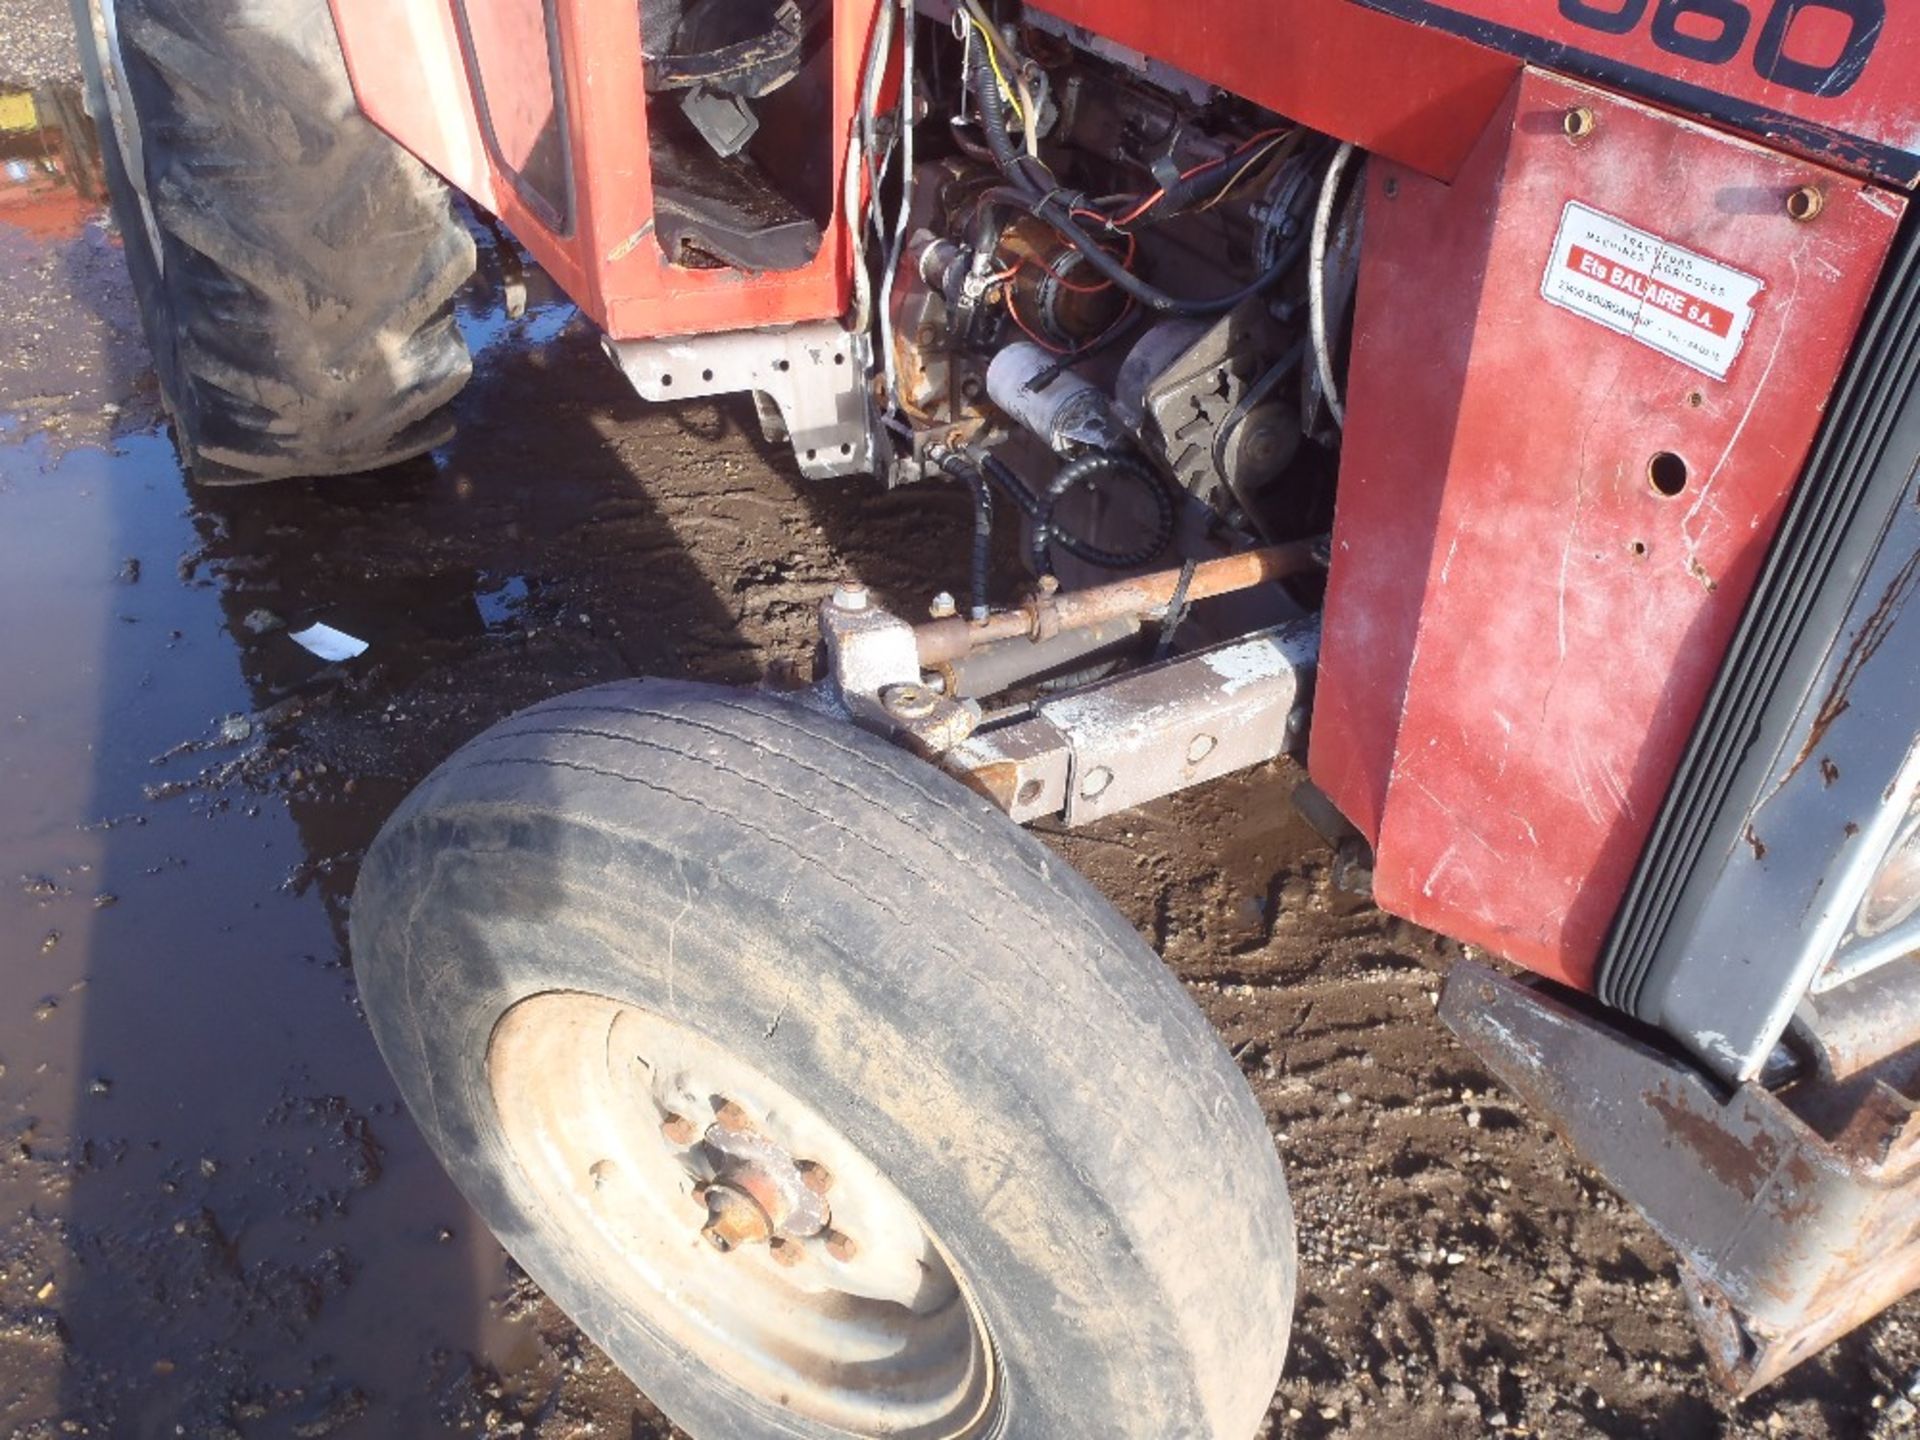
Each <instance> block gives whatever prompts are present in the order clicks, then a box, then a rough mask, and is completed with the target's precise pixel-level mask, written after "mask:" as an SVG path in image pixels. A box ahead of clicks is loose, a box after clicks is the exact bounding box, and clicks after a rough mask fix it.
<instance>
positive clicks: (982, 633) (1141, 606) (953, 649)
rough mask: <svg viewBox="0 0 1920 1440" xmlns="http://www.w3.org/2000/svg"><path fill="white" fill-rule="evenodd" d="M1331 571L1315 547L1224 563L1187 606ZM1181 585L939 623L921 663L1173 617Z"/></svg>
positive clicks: (1099, 589)
mask: <svg viewBox="0 0 1920 1440" xmlns="http://www.w3.org/2000/svg"><path fill="white" fill-rule="evenodd" d="M1325 565H1326V560H1325V548H1324V545H1323V543H1322V542H1320V541H1311V540H1297V541H1293V542H1291V543H1289V544H1285V545H1268V546H1266V547H1264V548H1262V549H1259V550H1248V551H1246V552H1244V553H1243V554H1239V555H1224V556H1222V557H1221V558H1219V559H1218V560H1206V561H1203V562H1201V563H1200V564H1199V565H1197V566H1195V567H1194V571H1193V579H1192V581H1191V582H1190V583H1189V584H1188V586H1187V599H1189V600H1207V599H1211V598H1212V597H1214V596H1216V595H1228V594H1232V593H1233V592H1234V591H1236V590H1251V589H1252V588H1253V587H1254V586H1256V585H1263V584H1265V583H1266V582H1268V581H1269V580H1284V579H1286V578H1287V577H1289V576H1292V575H1304V574H1307V573H1309V572H1312V571H1315V570H1320V569H1323V568H1325ZM1179 585H1180V571H1179V570H1178V569H1177V568H1176V569H1172V570H1160V571H1156V572H1155V573H1153V574H1151V575H1138V576H1135V577H1134V578H1133V579H1131V580H1117V581H1115V582H1114V583H1113V584H1111V585H1094V586H1089V587H1088V588H1087V589H1085V590H1069V591H1065V592H1055V593H1051V594H1049V593H1044V592H1043V593H1039V594H1036V595H1035V596H1034V597H1033V598H1032V599H1030V600H1029V601H1027V602H1026V603H1025V604H1024V605H1022V606H1021V607H1020V608H1018V609H1016V610H1002V611H999V612H998V613H996V614H993V615H990V616H988V617H987V618H986V619H985V620H982V621H971V620H965V619H962V618H960V617H959V616H954V617H952V618H951V619H946V620H932V621H929V622H927V623H926V624H924V625H920V626H917V627H915V629H914V639H915V641H916V642H917V643H918V645H919V649H920V663H921V665H923V666H925V667H926V668H928V669H932V668H933V667H935V666H937V665H945V664H951V663H952V662H954V661H955V660H958V659H960V657H961V656H963V655H967V654H969V653H971V652H972V651H973V650H975V649H977V648H978V647H980V646H982V645H985V644H988V643H989V642H992V641H996V640H1018V639H1025V640H1047V639H1051V638H1052V637H1053V636H1055V635H1058V634H1060V633H1061V632H1062V631H1063V630H1081V629H1085V628H1086V627H1088V626H1090V625H1099V624H1103V623H1105V622H1107V621H1110V620H1124V619H1129V618H1138V619H1157V618H1158V617H1159V616H1161V615H1164V614H1165V613H1166V609H1167V606H1168V604H1169V603H1170V602H1171V601H1172V599H1173V596H1174V592H1175V591H1176V590H1177V589H1178V588H1179Z"/></svg>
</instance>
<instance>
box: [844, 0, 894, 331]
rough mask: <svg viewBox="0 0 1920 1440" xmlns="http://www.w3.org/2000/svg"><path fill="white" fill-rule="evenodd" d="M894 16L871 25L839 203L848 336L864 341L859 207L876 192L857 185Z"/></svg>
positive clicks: (866, 319) (869, 283) (866, 280)
mask: <svg viewBox="0 0 1920 1440" xmlns="http://www.w3.org/2000/svg"><path fill="white" fill-rule="evenodd" d="M897 13H898V12H897V11H895V9H894V7H893V6H892V5H891V4H889V5H885V6H883V7H882V8H881V10H880V14H879V16H878V18H877V19H876V20H875V21H874V26H873V36H872V38H871V39H870V40H869V41H868V44H867V57H866V68H865V69H864V71H863V72H862V75H861V82H860V113H859V115H858V116H857V117H856V119H855V123H854V124H853V125H852V126H851V127H850V133H849V134H848V136H847V166H846V176H845V179H844V181H843V184H842V187H841V196H840V203H841V207H842V208H843V210H844V211H845V213H846V222H847V230H848V234H849V238H850V239H851V240H852V242H853V316H852V325H851V330H852V333H853V334H854V335H856V336H861V337H864V336H865V335H866V334H867V330H868V327H869V326H871V324H872V323H873V280H872V277H871V276H870V275H869V274H868V273H867V226H868V224H869V218H868V212H867V211H866V209H865V208H864V207H863V201H864V202H865V204H867V205H871V204H874V203H877V202H876V195H877V189H876V187H875V186H874V185H872V184H871V183H870V184H869V186H868V189H867V193H866V194H865V195H864V196H863V195H862V194H861V181H862V179H863V178H868V179H870V178H871V175H872V171H871V169H870V165H871V161H872V147H873V144H874V140H875V136H874V129H873V122H874V117H875V110H876V108H877V107H878V105H879V103H880V82H881V79H882V76H883V74H884V72H885V69H886V56H887V54H888V52H889V51H890V50H891V49H892V46H893V25H894V18H895V16H896V14H897Z"/></svg>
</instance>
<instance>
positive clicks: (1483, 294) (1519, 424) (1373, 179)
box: [1310, 72, 1904, 988]
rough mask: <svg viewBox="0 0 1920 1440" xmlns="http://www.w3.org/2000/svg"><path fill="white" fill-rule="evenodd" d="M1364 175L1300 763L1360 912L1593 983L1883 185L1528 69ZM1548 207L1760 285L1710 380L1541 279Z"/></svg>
mask: <svg viewBox="0 0 1920 1440" xmlns="http://www.w3.org/2000/svg"><path fill="white" fill-rule="evenodd" d="M1576 105H1585V106H1590V107H1592V108H1593V109H1594V111H1595V112H1596V114H1597V115H1598V117H1599V125H1598V128H1597V130H1596V132H1595V134H1594V135H1593V136H1592V137H1591V138H1590V139H1588V140H1587V141H1585V142H1583V143H1580V144H1574V143H1572V142H1570V141H1569V140H1568V139H1567V138H1566V136H1565V134H1564V133H1563V131H1562V128H1561V121H1562V117H1563V116H1564V114H1565V113H1566V111H1567V110H1568V109H1570V108H1572V107H1574V106H1576ZM1370 172H1371V173H1370V175H1369V177H1368V184H1369V193H1368V201H1367V220H1366V224H1367V243H1366V247H1365V249H1364V251H1363V254H1362V264H1361V280H1360V291H1359V299H1358V309H1357V313H1356V324H1355V336H1354V348H1353V360H1352V365H1351V369H1350V374H1351V377H1352V378H1351V382H1350V384H1351V390H1350V394H1349V397H1348V424H1347V431H1346V445H1345V450H1344V453H1343V457H1342V462H1341V475H1340V491H1339V502H1338V503H1339V512H1338V517H1337V520H1336V524H1335V530H1334V553H1333V568H1332V573H1331V576H1330V581H1329V587H1328V596H1327V613H1326V631H1325V640H1324V644H1323V649H1322V659H1321V671H1320V677H1319V681H1318V689H1317V698H1316V702H1315V715H1314V729H1313V740H1312V751H1311V757H1310V768H1311V771H1312V774H1313V777H1314V779H1315V780H1316V781H1317V782H1318V783H1319V784H1320V785H1321V786H1322V787H1323V788H1324V789H1325V790H1327V792H1328V793H1329V794H1330V795H1331V796H1332V797H1333V799H1334V800H1335V802H1336V803H1337V804H1338V805H1339V806H1340V807H1341V809H1342V810H1344V811H1345V812H1346V813H1347V815H1348V816H1349V817H1350V818H1352V819H1353V820H1354V822H1355V823H1356V824H1357V825H1359V826H1360V828H1361V829H1362V830H1363V831H1364V832H1365V833H1366V834H1367V835H1368V836H1369V837H1370V838H1372V839H1373V840H1374V841H1375V844H1376V848H1377V852H1378V853H1377V861H1376V866H1375V871H1374V884H1375V892H1376V895H1377V897H1378V898H1379V900H1380V903H1381V904H1382V905H1383V906H1385V907H1386V908H1387V909H1389V910H1392V911H1394V912H1395V913H1398V914H1401V915H1405V916H1407V917H1408V918H1410V919H1413V920H1415V921H1417V922H1419V923H1421V924H1423V925H1428V926H1431V927H1432V928H1434V929H1437V930H1440V931H1443V932H1446V933H1448V934H1451V935H1455V936H1458V937H1460V938H1461V939H1464V940H1467V941H1470V942H1473V943H1476V944H1479V945H1482V946H1484V947H1486V948H1487V949H1488V950H1490V951H1492V952H1494V953H1495V954H1498V955H1501V956H1504V957H1505V958H1507V959H1509V960H1512V961H1515V962H1516V963H1518V964H1521V965H1524V966H1527V967H1528V968H1530V969H1534V970H1537V971H1540V972H1543V973H1545V974H1548V975H1553V976H1555V977H1557V978H1560V979H1564V980H1567V981H1569V982H1570V983H1572V984H1575V985H1578V986H1581V987H1583V988H1590V982H1591V978H1592V971H1593V965H1594V961H1595V958H1596V957H1597V955H1598V952H1599V948H1600V944H1601V942H1602V940H1603V938H1604V935H1605V932H1606V928H1607V926H1608V924H1609V923H1610V922H1611V920H1612V917H1613V914H1614V912H1615V910H1616V909H1617V907H1618V904H1619V900H1620V896H1621V895H1622V893H1623V892H1624V889H1625V887H1626V884H1627V881H1628V880H1629V878H1630V876H1631V873H1632V870H1633V867H1634V865H1635V863H1636V861H1637V860H1638V857H1639V855H1640V851H1641V848H1642V846H1643V844H1644V842H1645V839H1646V836H1647V832H1648V829H1649V827H1650V826H1651V824H1652V822H1653V819H1654V815H1655V812H1656V810H1657V808H1658V806H1659V804H1660V801H1661V799H1662V797H1663V796H1664V795H1665V793H1666V790H1667V787H1668V785H1669V783H1670V782H1671V779H1672V776H1673V772H1674V768H1675V766H1676V764H1677V763H1678V759H1679V756H1680V753H1681V751H1682V749H1683V747H1684V745H1685V743H1686V740H1687V737H1688V735H1689V734H1690V733H1691V731H1692V728H1693V725H1694V722H1695V720H1696V718H1697V717H1698V714H1699V710H1700V707H1701V705H1702V703H1703V702H1704V699H1705V696H1706V692H1707V690H1708V688H1709V686H1710V684H1711V682H1712V679H1713V676H1714V674H1715V672H1716V670H1717V668H1718V666H1719V664H1720V661H1721V658H1722V656H1723V655H1724V653H1725V650H1726V647H1727V644H1728V642H1729V640H1730V638H1731V635H1732V632H1733V629H1734V627H1735V626H1736V624H1737V623H1738V620H1739V617H1740V614H1741V612H1742V610H1743V609H1744V607H1745V605H1746V602H1747V599H1748V596H1749V594H1750V592H1751V590H1752V587H1753V583H1754V579H1755V577H1756V574H1757V572H1758V569H1759V567H1760V564H1761V562H1762V560H1763V558H1764V556H1765V553H1766V549H1767V546H1768V544H1769V542H1770V541H1771V539H1772V538H1773V534H1774V531H1775V529H1776V527H1777V526H1778V523H1779V520H1780V517H1781V514H1782V511H1783V509H1784V507H1785V504H1786V502H1787V499H1788V497H1789V495H1790V493H1791V491H1792V487H1793V485H1794V483H1795V481H1796V479H1797V478H1798V475H1799V472H1800V469H1801V467H1802V465H1803V464H1804V461H1805V458H1806V454H1807V451H1808V449H1809V448H1810V445H1811V442H1812V439H1813V435H1814V432H1815V429H1816V427H1817V426H1818V424H1819V421H1820V417H1821V413H1822V410H1823V408H1824V406H1825V403H1826V400H1827V397H1828V395H1829V392H1830V391H1831V389H1832V386H1833V383H1834V380H1835V377H1836V376H1837V374H1838V372H1839V369H1840V366H1841V364H1842V362H1843V360H1844V358H1845V355H1846V353H1847V350H1848V347H1849V345H1850V343H1851V341H1852V338H1853V334H1854V332H1855V330H1856V329H1857V327H1858V325H1859V323H1860V318H1861V316H1862V313H1863V311H1864V309H1865V305H1866V301H1867V298H1868V295H1869V292H1870V290H1871V288H1872V285H1873V282H1874V279H1875V277H1876V276H1877V274H1878V272H1879V269H1880V266H1881V264H1882V262H1883V261H1884V259H1885V256H1886V253H1887V250H1888V248H1889V246H1890V244H1891V242H1892V237H1893V233H1894V229H1895V227H1896V225H1897V223H1898V220H1899V216H1900V214H1901V212H1902V210H1903V207H1904V201H1903V200H1901V199H1900V198H1898V197H1896V196H1894V195H1892V194H1890V193H1888V192H1885V191H1875V190H1870V189H1867V188H1863V187H1862V185H1861V184H1860V183H1859V182H1858V181H1855V180H1851V179H1848V178H1845V177H1842V176H1840V175H1838V174H1835V173H1831V172H1825V171H1821V170H1819V169H1818V168H1817V167H1815V166H1813V165H1812V164H1810V163H1809V162H1805V161H1799V160H1795V159H1793V158H1791V157H1788V156H1784V155H1780V154H1777V153H1775V152H1771V151H1768V150H1765V149H1763V148H1761V147H1759V146H1756V145H1753V144H1750V143H1748V142H1745V141H1742V140H1738V139H1735V138H1732V137H1729V136H1725V135H1722V134H1719V133H1717V132H1713V131H1709V130H1706V129H1705V128H1703V127H1700V126H1697V125H1692V124H1689V123H1687V122H1684V121H1680V120H1676V119H1674V118H1673V117H1671V116H1668V115H1665V114H1663V113H1661V112H1658V111H1655V110H1652V109H1650V108H1647V107H1644V106H1641V105H1638V104H1635V103H1632V102H1629V101H1625V100H1621V99H1618V98H1616V97H1614V96H1611V95H1608V94H1605V93H1603V92H1600V91H1598V90H1594V89H1591V88H1588V87H1584V86H1579V85H1575V84H1573V83H1571V82H1567V81H1563V80H1560V79H1557V78H1555V77H1551V76H1548V75H1545V74H1541V73H1538V72H1528V73H1527V74H1526V75H1525V76H1524V77H1523V79H1522V81H1521V83H1520V85H1519V86H1518V88H1517V90H1516V92H1515V95H1514V97H1513V104H1512V110H1511V112H1510V113H1509V114H1503V115H1502V116H1501V117H1499V119H1498V120H1497V121H1496V123H1495V124H1494V125H1493V126H1491V127H1489V130H1488V132H1487V134H1486V135H1485V137H1484V138H1483V141H1482V143H1481V144H1480V145H1479V146H1478V147H1477V148H1476V149H1475V151H1474V152H1473V154H1472V155H1471V156H1470V157H1469V158H1468V160H1467V163H1466V165H1465V166H1464V168H1463V170H1462V172H1461V174H1460V176H1459V177H1458V179H1457V181H1456V183H1455V184H1454V185H1452V186H1451V187H1448V186H1443V185H1439V184H1436V183H1434V182H1432V181H1430V180H1427V179H1424V178H1422V177H1421V176H1418V175H1416V174H1413V173H1412V172H1411V171H1409V170H1406V169H1404V168H1400V167H1395V166H1390V165H1375V166H1372V167H1370ZM1808 183H1814V184H1818V185H1820V186H1821V187H1822V188H1823V189H1824V191H1825V193H1826V200H1827V203H1826V208H1825V209H1824V211H1823V212H1822V213H1821V215H1820V217H1819V218H1818V219H1817V220H1816V221H1814V222H1812V223H1811V224H1798V223H1796V222H1794V221H1793V220H1791V219H1789V218H1788V217H1787V214H1786V208H1785V206H1786V197H1787V196H1788V194H1789V193H1791V192H1792V191H1793V190H1794V189H1795V188H1796V187H1798V186H1800V185H1804V184H1808ZM1389 185H1391V186H1392V191H1393V193H1392V194H1391V195H1389V194H1388V191H1387V187H1388V186H1389ZM1570 200H1577V201H1580V202H1583V203H1584V204H1586V205H1589V206H1592V207H1593V208H1594V209H1596V210H1600V211H1603V212H1605V213H1607V214H1609V215H1612V216H1616V217H1618V218H1619V219H1621V220H1623V221H1625V222H1627V223H1628V224H1631V225H1633V226H1636V227H1639V228H1641V229H1643V230H1646V231H1649V232H1651V233H1653V234H1654V235H1657V236H1659V237H1661V238H1662V239H1664V240H1666V241H1669V242H1671V243H1673V244H1675V245H1679V246H1684V247H1686V248H1687V249H1689V250H1691V251H1694V252H1697V253H1698V254H1700V255H1703V256H1709V257H1712V258H1713V259H1715V260H1718V261H1720V262H1723V263H1724V264H1726V265H1729V266H1732V267H1734V268H1736V269H1738V270H1741V271H1744V272H1746V273H1747V274H1749V275H1753V276H1758V277H1760V278H1761V279H1763V280H1764V281H1765V282H1766V289H1765V290H1764V291H1763V292H1762V293H1761V294H1760V296H1759V298H1758V299H1757V301H1756V302H1755V305H1754V315H1753V320H1752V324H1751V328H1750V329H1749V331H1748V333H1747V335H1746V339H1745V344H1744V348H1743V349H1742V350H1741V352H1740V355H1739V357H1738V358H1737V359H1736V360H1735V361H1734V362H1733V366H1732V368H1731V370H1730V371H1729V372H1728V376H1727V379H1726V381H1725V382H1721V381H1717V380H1714V379H1712V378H1710V377H1709V376H1707V375H1704V374H1702V373H1700V372H1699V371H1697V370H1694V369H1690V368H1689V367H1687V366H1686V365H1683V364H1681V363H1680V362H1679V361H1677V360H1674V359H1671V358H1669V357H1667V356H1666V355H1664V354H1661V353H1660V352H1658V351H1656V350H1654V349H1652V348H1650V347H1649V346H1647V345H1645V344H1643V343H1641V342H1639V341H1637V340H1635V339H1633V338H1630V337H1629V336H1626V335H1622V334H1619V333H1617V332H1615V331H1613V330H1609V329H1607V328H1605V327H1604V326H1602V325H1600V324H1597V323H1595V322H1594V321H1592V320H1590V319H1588V318H1586V317H1584V316H1582V315H1579V314H1575V313H1571V312H1569V311H1567V310H1564V309H1561V308H1558V307H1556V306H1554V305H1551V304H1549V303H1547V302H1546V301H1545V300H1544V299H1543V298H1542V297H1541V294H1540V289H1541V283H1542V280H1543V277H1544V275H1545V272H1546V268H1547V266H1548V264H1549V261H1550V259H1551V257H1552V254H1553V248H1554V240H1555V236H1556V233H1557V228H1558V226H1559V223H1560V219H1561V215H1562V212H1563V209H1564V207H1565V205H1566V203H1567V202H1568V201H1570ZM1661 452H1671V453H1672V454H1675V455H1678V456H1680V457H1681V458H1682V459H1683V460H1684V461H1685V462H1686V464H1687V467H1688V472H1689V478H1688V482H1687V486H1686V489H1685V490H1684V491H1683V492H1682V493H1681V494H1680V495H1678V496H1675V497H1671V498H1669V497H1666V496H1663V495H1660V494H1658V493H1657V492H1656V491H1655V490H1654V488H1653V486H1652V485H1651V483H1650V481H1649V478H1648V466H1649V462H1650V460H1651V458H1652V457H1653V456H1654V455H1655V454H1656V453H1661Z"/></svg>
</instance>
